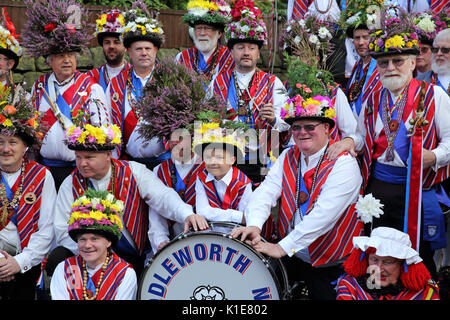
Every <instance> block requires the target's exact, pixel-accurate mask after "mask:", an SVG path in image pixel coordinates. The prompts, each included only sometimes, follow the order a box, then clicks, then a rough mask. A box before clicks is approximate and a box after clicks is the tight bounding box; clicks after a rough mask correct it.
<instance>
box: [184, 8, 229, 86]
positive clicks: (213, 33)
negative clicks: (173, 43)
mask: <svg viewBox="0 0 450 320" xmlns="http://www.w3.org/2000/svg"><path fill="white" fill-rule="evenodd" d="M187 10H188V12H187V13H186V14H185V15H184V16H183V18H182V21H183V22H184V23H187V24H188V25H189V28H192V29H193V41H194V46H193V47H191V48H188V49H185V50H183V51H181V52H180V53H179V54H178V55H177V56H176V58H175V59H176V60H177V61H179V62H180V63H182V64H184V65H186V66H187V67H189V68H192V69H194V70H195V71H196V72H197V73H198V74H200V75H202V76H203V77H204V85H205V89H206V90H208V89H209V90H211V91H213V90H214V89H215V90H217V88H214V79H215V78H216V77H217V75H218V74H219V73H221V72H226V70H228V69H230V68H233V67H234V60H233V58H232V56H231V53H230V50H229V49H228V47H226V46H223V45H221V44H220V39H221V37H222V35H223V33H224V29H225V25H226V24H227V23H228V22H229V21H230V19H231V14H230V13H231V8H230V6H229V5H228V4H227V3H226V1H224V0H210V1H209V0H206V1H198V0H191V1H189V2H188V4H187Z"/></svg>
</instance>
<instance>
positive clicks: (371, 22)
mask: <svg viewBox="0 0 450 320" xmlns="http://www.w3.org/2000/svg"><path fill="white" fill-rule="evenodd" d="M384 1H385V0H350V1H348V3H347V6H346V8H345V10H344V11H342V13H341V17H340V20H339V25H340V26H341V28H342V29H343V30H344V31H345V33H346V34H347V37H349V38H353V31H355V30H357V29H367V30H371V31H375V30H377V29H380V27H381V20H380V19H381V11H382V9H383V4H384Z"/></svg>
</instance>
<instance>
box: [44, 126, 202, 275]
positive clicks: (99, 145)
mask: <svg viewBox="0 0 450 320" xmlns="http://www.w3.org/2000/svg"><path fill="white" fill-rule="evenodd" d="M65 142H66V143H67V145H68V147H69V148H70V149H72V150H75V154H76V163H77V168H76V169H75V170H74V171H73V172H72V174H71V175H70V176H68V177H67V178H66V179H65V180H64V182H63V183H62V185H61V189H60V190H61V191H60V192H59V193H58V198H57V200H56V206H55V223H54V226H55V236H56V244H57V245H58V246H60V247H59V249H58V250H57V251H55V253H54V255H53V256H52V259H50V256H49V259H48V262H47V265H48V263H49V262H50V260H52V261H53V262H52V265H55V262H59V261H61V257H64V256H70V255H72V254H73V253H76V252H77V248H76V246H75V243H74V242H73V241H71V239H70V237H69V234H68V233H67V220H68V217H69V215H70V208H71V204H72V202H73V201H74V199H76V198H78V197H80V196H82V195H83V194H84V192H86V190H87V188H89V187H90V188H93V189H95V190H97V191H105V190H108V191H110V192H111V193H112V194H113V195H114V196H115V197H116V198H117V199H119V200H122V201H123V202H124V206H125V209H124V214H123V225H124V229H123V230H122V234H123V237H122V238H121V240H120V241H119V242H118V243H117V244H116V245H114V246H113V249H114V251H115V252H116V253H117V255H118V256H120V257H121V258H123V259H124V260H125V261H127V262H129V263H130V264H132V265H133V268H134V270H135V271H136V273H137V275H138V277H139V275H140V274H141V272H142V270H143V268H144V261H145V258H146V255H147V253H149V245H148V238H147V232H148V226H149V220H148V210H149V208H151V209H152V210H155V211H156V212H157V213H158V214H161V215H162V216H164V217H166V218H167V219H171V220H174V221H177V222H184V223H185V229H186V230H187V229H188V228H189V227H190V226H191V225H192V226H193V227H194V229H195V230H197V229H199V228H200V229H204V228H206V227H207V224H206V221H204V219H203V218H201V217H200V216H198V215H195V214H194V212H193V211H192V207H191V206H190V205H188V204H186V203H184V202H183V201H182V200H181V199H180V197H179V196H178V194H177V193H176V192H175V190H173V189H171V188H168V187H166V186H165V185H164V184H163V183H162V182H161V181H160V180H159V179H158V178H157V177H156V176H155V175H154V174H153V173H152V172H151V171H150V170H148V169H147V168H146V166H145V165H143V164H140V163H137V162H134V161H126V160H116V159H113V158H112V150H114V149H115V148H117V147H118V146H120V143H121V131H120V128H119V127H118V126H116V125H103V126H101V127H96V126H92V125H89V124H87V125H85V126H83V125H80V124H79V123H78V124H77V125H74V126H72V127H70V128H69V129H68V130H67V136H66V140H65ZM150 223H151V222H150ZM61 246H62V247H63V248H61ZM55 250H56V249H55Z"/></svg>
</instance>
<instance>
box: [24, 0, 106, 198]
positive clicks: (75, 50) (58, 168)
mask: <svg viewBox="0 0 450 320" xmlns="http://www.w3.org/2000/svg"><path fill="white" fill-rule="evenodd" d="M27 5H28V9H27V22H28V23H27V26H26V30H25V31H24V32H23V35H22V43H23V46H24V47H25V48H26V49H27V54H29V55H30V56H32V57H35V58H39V57H41V56H43V57H44V58H45V59H46V62H47V63H48V65H49V66H50V67H51V69H52V72H51V73H48V74H45V75H42V76H40V77H39V78H38V80H36V82H35V83H34V85H33V89H32V100H33V102H34V107H35V109H36V110H38V111H39V112H40V113H42V114H43V118H42V121H43V122H44V123H46V125H47V127H48V130H47V131H46V132H45V139H44V140H43V143H42V146H41V149H40V159H39V162H40V163H42V164H43V165H45V166H47V167H48V168H49V169H50V171H51V172H52V174H53V177H54V179H55V184H56V189H57V190H58V189H59V186H60V185H61V183H62V181H63V180H64V178H65V177H67V176H68V175H69V174H70V173H71V172H72V170H73V169H74V168H75V153H74V152H73V151H72V150H69V149H68V148H67V146H66V145H65V144H64V143H63V140H64V133H65V130H66V129H67V128H69V127H70V126H71V125H72V121H73V119H74V118H75V117H76V116H77V114H78V113H82V114H84V115H85V119H84V121H85V122H90V123H96V124H103V123H108V122H109V115H108V112H107V110H106V104H104V102H105V101H106V97H105V93H104V92H103V89H102V88H101V87H100V85H98V84H97V83H95V82H94V81H93V79H92V78H91V77H90V76H88V75H87V74H84V73H81V72H79V71H77V56H78V55H79V52H81V51H82V50H83V49H84V48H86V46H87V44H88V42H89V40H90V37H91V36H90V35H89V33H88V28H86V27H85V26H82V24H83V23H86V21H85V19H87V13H86V12H84V9H83V8H82V7H81V5H80V4H79V3H78V2H76V1H73V0H70V1H61V0H58V1H52V2H51V3H49V2H48V1H47V0H44V1H39V2H37V3H34V2H32V1H30V2H27ZM50 6H51V7H50ZM74 10H76V12H79V13H80V15H79V17H80V19H81V20H80V21H75V23H77V24H79V25H76V26H73V25H71V24H69V23H70V21H72V20H73V19H72V14H71V12H73V11H74ZM60 12H61V13H62V14H59V13H60Z"/></svg>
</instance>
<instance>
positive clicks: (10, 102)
mask: <svg viewBox="0 0 450 320" xmlns="http://www.w3.org/2000/svg"><path fill="white" fill-rule="evenodd" d="M26 96H27V93H26V92H25V90H24V89H23V88H22V87H21V86H20V85H19V86H17V87H16V89H15V91H12V90H11V87H6V86H3V85H1V84H0V171H1V182H0V300H2V301H5V300H34V299H35V296H36V282H37V280H38V278H39V275H40V274H41V263H42V262H43V261H44V258H45V257H46V255H47V253H48V252H49V250H50V248H51V245H52V241H53V217H54V204H55V199H56V189H55V183H54V181H53V177H52V175H51V173H50V171H49V170H48V169H47V168H46V167H44V166H42V165H40V164H38V163H36V162H35V161H33V160H31V159H30V158H29V155H32V154H33V151H36V150H37V149H38V148H39V144H40V143H41V140H42V138H43V134H42V132H43V126H42V122H41V119H40V118H41V116H40V115H39V113H38V112H36V111H35V110H34V108H33V105H32V103H31V102H30V101H28V100H27V97H26ZM35 149H36V150H35Z"/></svg>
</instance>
